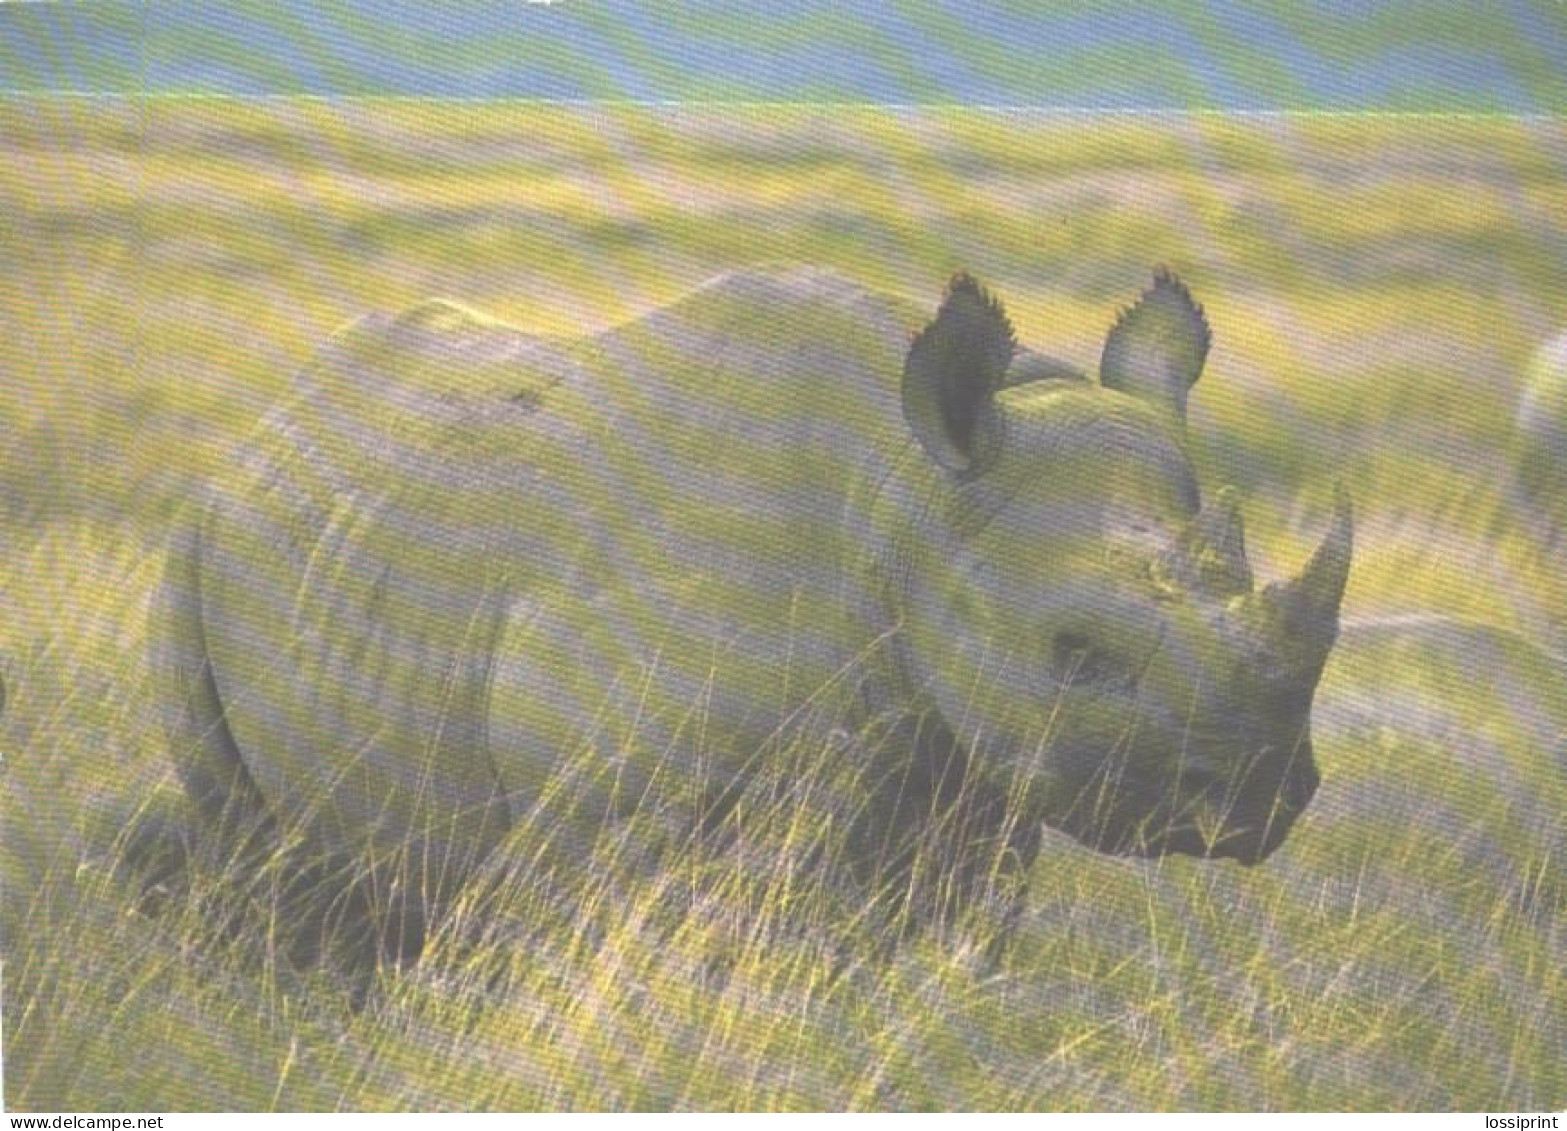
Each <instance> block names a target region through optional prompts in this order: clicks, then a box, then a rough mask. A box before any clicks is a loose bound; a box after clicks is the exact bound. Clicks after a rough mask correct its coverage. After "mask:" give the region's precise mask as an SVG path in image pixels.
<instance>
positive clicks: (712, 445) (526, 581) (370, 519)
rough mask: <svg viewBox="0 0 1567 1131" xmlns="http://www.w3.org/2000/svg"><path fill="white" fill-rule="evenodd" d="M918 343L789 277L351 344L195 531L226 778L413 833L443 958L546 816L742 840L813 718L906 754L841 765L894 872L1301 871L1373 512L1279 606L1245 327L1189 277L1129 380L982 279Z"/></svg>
mask: <svg viewBox="0 0 1567 1131" xmlns="http://www.w3.org/2000/svg"><path fill="white" fill-rule="evenodd" d="M927 317H928V316H927ZM919 320H920V315H919V312H918V311H917V310H915V309H912V308H909V307H906V306H905V305H904V304H902V303H901V302H900V301H898V300H895V299H892V298H889V297H886V296H882V295H877V294H873V293H869V292H867V291H865V290H862V289H860V288H859V287H857V286H855V285H854V284H852V283H849V282H847V281H845V280H843V279H841V278H839V277H837V276H834V275H831V274H828V273H825V272H818V271H810V270H775V271H748V272H744V273H737V274H733V275H729V276H725V277H723V278H720V279H718V280H716V281H714V282H713V283H711V284H709V285H708V286H706V287H704V288H703V289H701V290H699V291H698V292H696V293H694V294H693V295H691V296H689V297H688V298H686V299H684V300H682V301H681V302H679V303H677V304H676V305H674V306H672V307H670V308H667V309H664V310H661V311H659V312H657V313H655V314H652V315H650V316H648V317H646V318H643V319H641V320H639V321H636V322H634V323H631V324H629V325H627V326H624V327H622V328H619V329H615V330H612V331H609V332H607V333H604V334H601V335H599V336H596V337H593V338H590V339H586V340H582V341H576V342H558V341H543V340H535V339H530V338H528V337H526V336H524V335H521V334H519V333H516V332H514V331H512V330H510V329H508V328H506V327H503V326H500V325H497V324H494V323H490V322H487V321H485V320H484V319H483V318H482V317H480V316H477V315H474V314H472V313H470V312H467V311H464V310H462V309H461V308H458V307H455V306H453V305H451V304H443V303H431V304H426V305H425V306H422V307H419V308H417V309H415V310H413V311H409V312H407V313H405V314H403V315H401V316H398V317H396V318H391V317H382V316H371V317H368V318H366V319H362V320H361V321H360V322H358V323H356V324H354V325H353V326H351V327H349V328H348V329H346V330H344V331H342V332H340V333H339V334H338V335H337V336H335V337H334V339H333V340H332V341H331V342H329V343H328V344H327V346H326V347H324V349H323V350H322V351H321V353H320V354H319V355H318V357H317V358H316V359H315V360H314V361H313V362H312V364H311V365H310V366H309V368H308V369H307V371H306V372H305V373H304V374H302V375H301V377H300V378H299V379H298V380H297V382H296V384H295V387H294V392H293V395H292V396H291V398H290V399H289V400H288V402H287V403H285V404H283V405H281V406H279V407H278V408H277V409H276V410H274V411H273V412H272V413H271V414H270V415H269V416H268V417H267V418H266V420H265V421H264V422H263V423H262V425H261V426H260V428H259V429H258V432H257V434H256V437H255V439H254V441H253V442H252V443H251V444H249V445H248V446H247V447H246V448H245V449H244V450H243V451H242V452H240V453H238V454H237V455H236V457H235V459H234V461H233V466H232V468H231V469H230V472H229V474H227V475H226V476H224V477H223V478H222V480H221V481H220V482H217V483H214V484H213V485H212V487H211V489H210V492H209V494H208V497H207V498H206V499H205V501H204V503H203V505H202V506H201V507H200V509H199V513H198V514H197V515H196V516H195V517H194V519H193V520H192V521H191V522H190V523H188V524H187V525H186V526H185V528H184V529H183V530H182V531H181V532H180V533H179V535H178V536H177V538H176V539H175V542H174V545H173V549H172V553H171V556H170V560H169V564H168V569H167V580H166V582H165V584H164V586H163V589H162V593H161V596H160V598H159V601H158V603H157V607H156V608H155V610H154V614H153V615H154V618H155V623H154V625H153V636H154V639H155V641H156V644H155V648H154V661H155V667H156V669H157V671H158V673H159V675H160V676H161V678H162V679H163V680H164V681H165V684H166V687H167V694H166V695H165V696H164V697H163V698H164V700H165V702H166V715H167V723H168V730H169V734H170V740H171V749H172V750H173V753H174V757H175V759H176V762H177V764H178V766H179V769H180V773H181V775H182V777H183V779H184V781H185V783H186V785H187V787H188V789H189V791H190V793H191V795H192V797H193V798H194V799H195V801H196V802H197V803H198V805H199V806H200V807H201V808H202V809H203V810H204V811H205V812H206V813H207V814H209V816H210V817H211V818H212V819H214V820H218V819H226V818H232V817H233V816H235V815H236V814H238V815H241V816H243V815H246V814H255V813H262V812H265V813H269V814H271V815H272V816H274V817H277V818H281V819H283V820H284V821H285V822H288V823H291V824H292V825H294V826H295V827H299V828H303V829H305V830H307V831H308V833H309V835H310V836H311V837H312V838H313V839H315V840H316V841H317V842H318V843H319V844H320V845H322V846H323V847H325V848H327V849H329V850H331V851H333V852H341V853H345V854H346V853H361V854H363V853H366V852H368V853H371V854H382V855H386V854H395V853H401V854H402V855H401V856H400V859H401V860H402V861H403V864H404V866H403V868H402V870H401V871H400V872H399V876H400V877H401V878H400V879H399V880H398V881H396V882H395V883H394V884H393V885H392V886H393V887H394V888H396V890H397V891H398V892H399V893H400V894H399V895H398V896H397V901H398V905H399V906H401V907H403V908H404V909H405V910H406V911H408V912H409V914H410V917H411V918H412V919H413V920H415V924H414V926H415V932H414V933H415V934H417V927H418V922H417V921H418V920H419V919H420V918H421V917H422V916H423V914H425V913H427V912H429V911H431V910H433V909H434V907H435V905H437V904H438V903H439V902H440V901H441V900H442V899H443V898H445V896H446V895H447V894H449V893H450V891H452V890H453V889H454V888H455V886H456V885H457V884H459V883H461V882H462V880H463V878H464V877H465V876H467V875H468V874H470V873H471V871H472V869H473V868H474V867H475V866H476V865H477V864H478V863H479V862H480V861H481V860H483V859H484V858H485V857H486V856H487V855H489V854H490V853H491V852H492V850H493V849H494V848H495V847H496V845H497V844H498V843H499V842H500V841H501V839H502V838H503V837H505V836H507V835H508V833H509V831H510V830H513V829H514V828H515V827H516V826H518V825H519V824H523V823H527V824H528V825H529V826H530V827H531V828H533V829H536V830H537V831H538V840H539V843H540V846H539V847H537V848H536V849H533V850H531V851H536V852H537V856H538V860H539V862H540V864H541V866H545V867H548V866H549V862H550V861H551V860H555V859H561V860H565V859H569V858H571V857H573V856H580V855H581V853H582V851H583V846H584V845H586V844H587V843H589V842H590V841H591V839H592V837H593V836H594V835H595V834H596V833H597V832H598V831H599V830H600V829H602V828H603V827H604V826H605V824H606V823H607V822H610V823H612V822H613V821H615V820H616V819H618V818H620V817H623V816H625V815H627V814H629V813H631V812H634V811H641V812H643V813H649V812H652V813H654V814H657V815H658V816H659V818H660V819H661V820H663V821H665V822H667V823H668V824H670V826H671V827H673V828H676V829H679V828H688V827H690V826H692V825H694V824H698V823H702V822H711V821H712V820H713V819H714V818H715V816H716V815H717V814H720V813H721V812H722V811H723V810H724V808H725V806H726V805H728V804H729V803H730V802H732V800H733V797H734V796H735V793H736V791H737V789H738V788H740V787H741V786H742V785H743V784H744V782H745V781H746V780H748V778H749V777H750V776H751V775H752V774H753V773H754V770H755V767H756V765H757V760H758V759H764V758H766V757H767V756H768V755H767V751H768V750H769V748H770V744H771V743H773V742H774V741H778V740H784V739H787V737H788V736H789V735H790V734H791V733H792V730H791V728H794V727H796V726H798V725H803V724H804V723H806V722H808V721H811V720H816V721H820V720H827V721H828V723H830V724H831V725H833V726H842V727H845V728H846V729H848V730H850V731H855V730H860V731H862V732H863V733H864V734H874V735H875V736H876V737H875V738H874V739H866V740H864V741H863V742H862V743H861V744H859V745H854V744H849V745H847V746H845V747H844V751H845V753H844V756H845V757H855V758H863V759H865V761H866V773H865V775H864V781H865V782H866V786H865V790H866V796H865V798H864V799H862V800H863V804H860V803H858V802H857V803H856V804H854V805H853V806H852V807H851V808H852V810H853V812H854V813H855V817H854V819H855V820H856V821H857V822H858V824H859V828H858V832H857V834H856V839H855V841H854V843H855V844H857V845H859V846H860V848H861V850H862V851H863V852H864V854H865V856H866V861H865V862H864V863H865V865H866V874H868V875H871V876H874V877H878V878H880V879H882V880H888V877H891V880H890V881H889V882H897V876H898V875H899V874H900V873H899V872H898V871H897V867H898V859H897V857H898V856H899V853H900V852H904V851H905V850H906V849H907V846H908V845H910V844H912V843H913V842H914V840H915V838H917V837H918V836H920V835H922V834H921V833H920V830H921V829H926V830H929V829H930V828H933V827H936V826H938V825H939V826H941V827H943V828H947V829H953V830H958V831H957V832H956V833H954V834H953V836H955V837H956V838H957V840H958V841H959V842H960V843H958V844H957V845H956V846H955V847H952V849H951V851H952V853H953V855H952V856H951V857H950V859H951V860H952V861H954V864H953V866H954V867H959V868H966V869H969V870H971V871H972V870H974V869H984V868H986V867H987V865H986V863H985V861H986V860H987V859H991V860H994V859H1001V860H1004V861H1005V862H1006V863H1005V867H1006V868H1009V869H1012V870H1014V871H1021V870H1022V869H1024V868H1026V867H1027V864H1028V863H1029V861H1031V860H1032V859H1033V857H1034V855H1035V853H1036V851H1037V847H1038V830H1039V827H1040V824H1041V823H1043V824H1045V825H1048V826H1052V827H1054V828H1057V829H1060V830H1063V831H1065V832H1066V833H1069V834H1070V835H1072V836H1073V837H1075V838H1077V839H1078V840H1080V841H1082V842H1083V843H1085V844H1088V845H1091V846H1093V847H1095V848H1097V849H1101V850H1103V851H1106V852H1116V853H1136V854H1161V853H1185V854H1193V855H1202V856H1212V857H1225V858H1231V859H1235V860H1238V861H1241V862H1242V863H1246V864H1254V863H1256V862H1258V861H1260V860H1263V859H1265V858H1266V857H1267V856H1268V855H1269V854H1270V853H1271V852H1273V851H1274V850H1275V849H1276V848H1277V847H1278V846H1279V844H1280V843H1282V842H1283V840H1284V839H1285V836H1286V835H1287V833H1288V831H1289V829H1290V826H1291V825H1292V824H1293V822H1294V821H1295V819H1296V817H1297V816H1298V815H1299V814H1300V813H1301V811H1302V810H1303V809H1304V808H1305V807H1306V805H1307V803H1308V802H1309V801H1310V799H1311V797H1312V794H1313V792H1314V790H1315V789H1316V786H1317V781H1318V777H1317V770H1316V768H1315V766H1314V764H1313V760H1312V749H1311V741H1310V735H1309V717H1310V711H1311V703H1312V695H1313V691H1314V689H1315V687H1316V684H1317V680H1318V676H1319V675H1320V673H1321V671H1322V667H1323V664H1324V662H1325V660H1326V658H1327V656H1328V653H1329V649H1330V648H1331V646H1332V644H1333V641H1334V638H1335V634H1336V631H1337V617H1338V607H1339V603H1340V598H1341V596H1342V592H1343V588H1344V584H1345V580H1346V576H1347V573H1348V570H1349V562H1350V540H1351V531H1350V517H1349V508H1348V503H1347V500H1346V499H1345V498H1344V497H1343V494H1342V492H1340V495H1339V498H1338V501H1337V504H1336V508H1335V515H1334V518H1333V520H1332V525H1331V529H1330V531H1329V532H1328V534H1327V536H1326V538H1325V540H1324V541H1323V543H1322V545H1321V547H1320V548H1319V549H1318V550H1317V551H1316V553H1315V555H1314V556H1313V557H1312V558H1311V560H1310V561H1309V562H1308V564H1307V565H1306V567H1305V569H1304V570H1303V572H1302V573H1301V574H1300V576H1298V577H1297V578H1294V579H1293V580H1289V581H1286V582H1279V583H1274V584H1271V585H1268V586H1266V587H1264V588H1261V589H1257V588H1255V587H1254V585H1253V579H1252V574H1251V570H1250V567H1249V566H1248V565H1247V562H1246V556H1245V549H1244V542H1243V537H1242V531H1241V522H1240V517H1239V514H1238V512H1237V509H1236V503H1235V494H1234V492H1232V491H1225V492H1220V493H1219V494H1218V495H1217V496H1215V497H1214V498H1213V499H1212V500H1211V501H1210V502H1209V503H1208V505H1207V506H1206V507H1203V506H1202V505H1201V499H1200V495H1199V491H1198V484H1197V481H1196V477H1195V474H1194V472H1193V468H1192V465H1191V463H1190V461H1189V460H1188V458H1187V455H1186V452H1185V447H1184V444H1185V436H1184V430H1185V405H1186V398H1187V396H1188V393H1189V391H1190V389H1191V387H1192V385H1193V383H1194V382H1195V380H1196V379H1197V376H1198V374H1199V373H1200V371H1201V368H1202V365H1203V361H1204V359H1205V357H1206V353H1207V349H1208V340H1209V335H1208V328H1207V326H1206V324H1205V322H1204V320H1203V317H1202V313H1201V310H1200V309H1199V308H1198V307H1197V306H1196V305H1195V304H1194V303H1193V302H1192V300H1191V298H1190V296H1189V295H1188V293H1187V291H1186V289H1185V288H1184V287H1183V286H1182V285H1181V284H1180V283H1179V282H1177V281H1176V280H1175V279H1174V278H1173V277H1171V276H1169V275H1167V274H1164V273H1158V274H1156V276H1155V282H1154V285H1153V286H1152V287H1151V288H1150V289H1149V291H1148V292H1147V293H1145V294H1144V295H1143V297H1142V298H1141V299H1140V301H1139V302H1138V303H1137V304H1136V306H1135V307H1134V308H1132V309H1131V310H1129V311H1127V312H1126V313H1124V314H1123V315H1122V316H1121V318H1120V320H1119V321H1118V322H1117V323H1116V325H1115V327H1114V328H1113V329H1112V331H1111V332H1110V335H1109V337H1108V339H1107V341H1106V343H1105V349H1104V356H1103V359H1102V364H1101V372H1100V374H1099V380H1098V381H1094V380H1091V379H1089V378H1087V377H1084V376H1082V375H1080V374H1078V373H1077V372H1076V371H1075V370H1073V369H1072V368H1071V367H1070V366H1067V365H1065V364H1063V363H1061V362H1056V361H1051V360H1049V359H1046V358H1043V357H1041V356H1039V355H1036V354H1034V353H1032V352H1030V351H1028V350H1021V349H1018V348H1017V347H1016V346H1015V344H1014V341H1013V337H1012V330H1011V327H1010V325H1009V323H1008V322H1007V319H1006V317H1005V316H1004V314H1003V313H1002V310H1001V308H1000V305H999V304H998V303H997V302H996V301H995V300H994V299H992V298H991V297H990V296H989V295H988V294H986V293H985V292H984V291H983V290H982V289H981V288H980V287H979V286H978V284H976V283H974V282H973V281H972V280H970V279H968V278H967V277H965V276H959V277H958V278H956V279H954V280H953V282H952V285H951V287H950V288H949V290H948V292H947V294H946V296H945V298H944V300H943V302H942V304H941V307H940V310H939V311H938V313H937V314H936V316H935V317H934V319H933V320H931V321H929V323H928V325H926V327H925V329H924V330H923V331H921V332H920V333H919V334H918V335H917V336H916V337H914V338H913V339H912V341H911V339H910V337H909V329H910V327H911V326H914V325H917V324H918V322H919ZM1009 814H1010V819H1009V816H1008V815H1009ZM987 854H988V855H987Z"/></svg>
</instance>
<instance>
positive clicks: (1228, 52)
mask: <svg viewBox="0 0 1567 1131" xmlns="http://www.w3.org/2000/svg"><path fill="white" fill-rule="evenodd" d="M0 88H4V89H10V90H72V91H113V92H124V93H173V92H201V93H219V94H231V95H241V96H250V95H280V94H281V95H288V94H310V95H373V94H394V95H411V96H430V97H466V98H534V99H573V100H633V101H653V102H665V101H672V102H684V101H719V102H727V101H736V102H747V101H764V102H767V101H786V102H810V101H832V102H863V103H899V104H905V103H914V104H970V105H972V104H985V105H1023V106H1050V107H1085V108H1116V109H1166V108H1181V109H1215V110H1236V109H1242V110H1393V111H1479V112H1503V113H1545V114H1563V113H1567V3H1564V2H1563V0H1532V2H1530V0H1494V2H1479V0H1468V2H1464V0H1443V2H1439V3H1430V2H1426V3H1421V2H1405V3H1399V4H1393V5H1383V4H1376V3H1369V2H1336V3H1329V2H1326V0H1315V2H1304V3H1301V2H1297V3H1290V2H1283V0H1273V2H1258V3H1238V2H1222V3H1213V4H1208V5H1197V4H1192V3H1173V2H1166V3H1162V4H1161V3H1150V4H1144V5H1127V4H1120V3H1115V4H1110V3H1086V4H1085V3H1075V4H1070V5H1066V4H1061V5H1051V4H1039V3H1026V2H1020V0H1015V2H1011V3H1003V2H987V3H929V2H927V3H897V2H891V3H869V4H857V5H856V4H845V3H842V2H834V0H773V2H771V3H766V4H761V3H756V2H751V3H734V2H729V3H721V2H716V0H696V2H691V3H671V2H643V3H633V2H628V0H553V2H549V3H543V2H529V0H504V2H502V0H482V2H476V3H461V4H459V3H451V2H448V0H338V2H327V3H321V2H315V3H311V2H307V0H267V2H265V3H261V2H256V0H234V2H229V3H216V2H212V0H143V2H133V0H92V2H85V3H84V2H67V3H26V4H17V3H3V4H0Z"/></svg>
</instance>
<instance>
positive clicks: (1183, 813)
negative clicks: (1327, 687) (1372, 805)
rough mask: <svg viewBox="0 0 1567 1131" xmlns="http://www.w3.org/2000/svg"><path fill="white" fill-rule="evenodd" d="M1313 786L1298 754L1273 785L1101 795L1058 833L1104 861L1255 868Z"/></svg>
mask: <svg viewBox="0 0 1567 1131" xmlns="http://www.w3.org/2000/svg"><path fill="white" fill-rule="evenodd" d="M1303 747H1304V744H1303ZM1302 755H1304V756H1302ZM1318 781H1319V779H1318V776H1317V773H1316V770H1315V768H1314V767H1313V765H1312V763H1311V759H1310V756H1309V753H1306V749H1300V750H1299V751H1298V752H1297V761H1295V763H1294V764H1293V765H1292V766H1291V767H1290V768H1289V772H1288V773H1287V775H1286V776H1285V778H1284V780H1283V781H1282V782H1280V783H1278V784H1270V785H1266V786H1262V785H1258V784H1255V783H1251V784H1248V783H1245V782H1243V783H1242V787H1241V788H1239V789H1237V788H1235V787H1234V786H1233V785H1232V786H1226V785H1225V784H1224V783H1223V782H1222V781H1221V780H1220V779H1213V780H1211V781H1206V782H1198V781H1194V780H1190V779H1188V780H1187V781H1186V782H1184V783H1183V785H1184V786H1185V788H1184V789H1182V790H1181V796H1180V797H1179V798H1178V799H1172V797H1171V795H1170V791H1169V790H1167V791H1166V792H1165V793H1164V794H1163V795H1162V796H1161V795H1159V794H1157V793H1154V792H1153V791H1151V790H1150V791H1148V792H1143V791H1137V790H1132V789H1126V790H1122V791H1117V792H1115V793H1112V792H1110V791H1108V790H1104V789H1101V790H1099V791H1097V797H1098V801H1099V803H1098V804H1097V805H1095V806H1082V807H1080V810H1079V812H1078V813H1076V814H1075V816H1076V819H1069V820H1067V821H1066V822H1063V823H1062V824H1061V826H1060V827H1061V828H1062V830H1063V831H1064V832H1067V833H1068V834H1070V835H1071V836H1072V837H1073V838H1074V839H1076V840H1077V841H1079V842H1080V843H1082V844H1084V845H1086V846H1088V847H1089V848H1093V849H1095V850H1096V851H1099V852H1103V853H1106V854H1108V855H1114V856H1134V857H1150V858H1151V857H1160V856H1196V857H1201V858H1204V859H1210V860H1234V861H1236V862H1237V863H1239V864H1243V865H1247V866H1250V865H1254V864H1260V863H1262V862H1263V861H1264V860H1266V859H1267V858H1268V857H1269V856H1271V855H1273V853H1274V852H1275V851H1276V850H1277V849H1278V847H1279V846H1280V845H1281V844H1283V843H1284V841H1285V840H1286V839H1287V838H1288V836H1289V833H1290V830H1291V829H1292V828H1293V827H1294V824H1295V821H1296V819H1297V818H1299V816H1300V815H1301V814H1302V813H1303V812H1305V810H1306V808H1307V806H1308V805H1309V804H1310V802H1311V799H1312V797H1313V795H1314V794H1315V793H1316V789H1317V785H1318ZM1102 784H1103V783H1101V785H1102Z"/></svg>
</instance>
